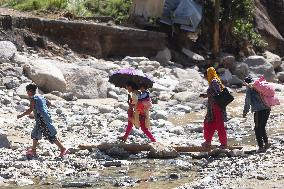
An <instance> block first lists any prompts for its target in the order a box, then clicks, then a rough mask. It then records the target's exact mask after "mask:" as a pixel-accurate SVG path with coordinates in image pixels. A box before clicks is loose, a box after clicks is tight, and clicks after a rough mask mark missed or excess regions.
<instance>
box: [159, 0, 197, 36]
mask: <svg viewBox="0 0 284 189" xmlns="http://www.w3.org/2000/svg"><path fill="white" fill-rule="evenodd" d="M201 19H202V5H201V4H199V3H197V2H196V1H194V0H165V3H164V9H163V14H162V18H161V19H160V22H162V23H164V24H168V25H173V24H179V25H181V29H184V30H188V31H192V32H194V31H196V30H197V27H198V25H199V23H200V21H201Z"/></svg>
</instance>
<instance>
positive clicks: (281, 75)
mask: <svg viewBox="0 0 284 189" xmlns="http://www.w3.org/2000/svg"><path fill="white" fill-rule="evenodd" d="M277 78H278V81H279V82H280V83H284V72H279V73H277Z"/></svg>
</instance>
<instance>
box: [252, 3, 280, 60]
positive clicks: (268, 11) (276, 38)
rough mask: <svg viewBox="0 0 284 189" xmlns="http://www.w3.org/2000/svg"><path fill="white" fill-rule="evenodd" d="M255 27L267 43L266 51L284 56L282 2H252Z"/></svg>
mask: <svg viewBox="0 0 284 189" xmlns="http://www.w3.org/2000/svg"><path fill="white" fill-rule="evenodd" d="M254 2H255V9H254V18H255V25H256V28H257V29H258V31H259V32H260V34H261V35H262V36H263V37H264V39H265V40H266V41H267V42H268V50H269V51H272V52H274V53H278V54H280V55H282V56H284V38H283V36H284V19H283V18H284V1H283V0H269V1H268V0H254Z"/></svg>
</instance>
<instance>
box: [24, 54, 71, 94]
mask: <svg viewBox="0 0 284 189" xmlns="http://www.w3.org/2000/svg"><path fill="white" fill-rule="evenodd" d="M24 74H25V75H26V76H27V77H28V78H29V79H31V80H32V81H33V82H34V83H35V84H37V86H38V87H39V88H40V89H41V90H42V91H43V92H45V93H48V92H51V91H60V92H65V91H66V80H65V78H64V76H63V74H62V72H61V71H60V69H58V68H57V67H56V66H55V65H54V64H53V60H50V59H44V58H40V59H35V60H31V62H30V63H29V64H25V65H24Z"/></svg>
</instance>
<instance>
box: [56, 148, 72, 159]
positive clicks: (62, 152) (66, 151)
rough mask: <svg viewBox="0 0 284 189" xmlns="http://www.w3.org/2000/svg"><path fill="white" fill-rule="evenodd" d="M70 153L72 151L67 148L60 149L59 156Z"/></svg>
mask: <svg viewBox="0 0 284 189" xmlns="http://www.w3.org/2000/svg"><path fill="white" fill-rule="evenodd" d="M69 153H70V151H69V150H68V149H67V148H65V149H64V150H61V151H60V154H59V157H64V156H65V155H67V154H69Z"/></svg>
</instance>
